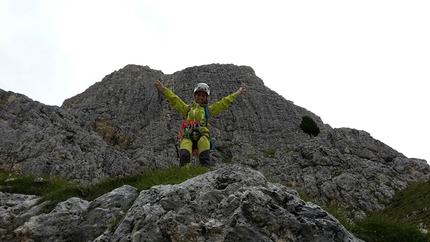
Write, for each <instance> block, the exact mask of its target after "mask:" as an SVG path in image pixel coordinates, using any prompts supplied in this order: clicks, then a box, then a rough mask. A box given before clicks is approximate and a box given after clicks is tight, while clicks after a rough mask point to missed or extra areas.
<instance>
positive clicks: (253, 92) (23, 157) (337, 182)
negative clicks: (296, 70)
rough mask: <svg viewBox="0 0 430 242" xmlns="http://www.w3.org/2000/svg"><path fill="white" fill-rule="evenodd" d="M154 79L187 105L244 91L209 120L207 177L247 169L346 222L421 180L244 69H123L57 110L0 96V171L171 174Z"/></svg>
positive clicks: (170, 114)
mask: <svg viewBox="0 0 430 242" xmlns="http://www.w3.org/2000/svg"><path fill="white" fill-rule="evenodd" d="M159 78H161V79H162V80H163V82H164V84H165V86H167V87H169V88H170V89H172V90H173V91H174V92H175V93H177V94H178V96H180V97H181V98H183V99H184V101H186V102H189V103H191V101H192V89H193V86H194V85H195V84H196V83H197V82H202V81H204V82H206V83H208V84H209V85H210V86H211V89H212V93H213V95H211V98H210V102H214V101H216V100H219V99H220V98H222V97H224V96H226V95H227V94H230V93H232V92H234V91H235V90H237V88H238V87H239V86H245V87H246V88H247V89H248V93H247V95H244V96H241V97H240V98H239V99H237V100H236V101H235V102H234V103H233V105H232V106H231V107H230V108H229V109H228V110H227V111H226V112H224V113H222V114H221V115H219V116H216V117H213V118H212V122H211V123H212V126H211V130H212V134H213V136H214V138H215V144H216V147H217V149H216V150H215V151H213V152H212V160H213V161H214V163H215V166H214V169H217V168H218V167H222V166H223V165H224V163H223V162H225V161H232V162H233V163H236V164H241V165H243V166H247V167H251V168H253V169H255V170H259V171H262V172H263V173H265V174H270V175H271V176H272V177H273V179H275V180H277V181H279V182H280V183H282V184H284V185H287V186H289V187H291V188H294V189H297V190H299V191H301V192H303V193H304V194H306V195H308V196H309V197H311V198H313V199H315V201H318V202H322V203H325V202H333V203H336V204H338V205H343V206H345V207H349V208H351V209H350V211H352V213H353V215H360V214H361V213H362V212H363V211H374V210H380V209H382V208H383V206H384V205H383V204H381V201H388V200H389V199H390V198H391V197H392V196H393V194H394V193H395V191H397V190H400V189H403V188H405V187H406V186H407V184H408V182H410V181H420V180H426V179H428V177H429V173H430V171H429V166H428V164H427V163H426V161H425V160H421V159H409V158H407V157H405V156H404V155H403V154H401V153H399V152H398V151H396V150H394V149H392V148H391V147H388V146H387V145H385V144H384V143H382V142H380V141H378V140H375V139H373V138H372V137H371V136H370V134H368V133H367V132H365V131H359V130H355V129H347V128H343V129H332V128H331V127H330V126H329V125H327V124H324V123H323V122H322V120H321V119H320V118H319V117H318V116H317V115H315V114H313V113H312V112H310V111H308V110H306V109H304V108H302V107H298V106H296V105H294V104H293V103H292V102H291V101H288V100H285V98H283V97H281V96H280V95H278V94H277V93H275V92H274V91H272V90H270V89H269V88H267V87H266V86H264V83H263V81H262V80H261V79H260V78H258V77H257V76H256V75H255V73H254V71H253V70H252V68H250V67H246V66H235V65H218V64H213V65H205V66H196V67H190V68H187V69H184V70H182V71H178V72H176V73H173V74H171V75H165V74H163V73H162V72H161V71H157V70H152V69H150V68H149V67H146V66H145V67H144V66H137V65H128V66H126V67H124V68H123V69H120V70H118V71H115V72H113V73H111V74H109V75H107V76H106V77H105V78H104V79H103V80H102V81H101V82H98V83H96V84H94V85H93V86H91V87H89V88H88V89H87V90H86V91H85V92H83V93H81V94H79V95H77V96H75V97H72V98H70V99H68V100H66V101H65V102H64V104H63V105H62V107H56V106H47V105H44V104H41V103H39V102H35V101H33V100H31V99H29V98H27V97H25V96H23V95H21V94H16V93H12V92H5V91H2V90H0V135H1V137H2V138H1V139H0V168H1V169H3V170H16V171H20V172H23V173H47V174H52V175H59V176H62V177H66V178H68V179H70V180H75V181H80V182H84V183H94V182H97V181H99V180H101V179H104V178H106V177H109V176H112V175H114V174H118V173H121V174H123V173H125V174H133V173H136V172H139V171H141V170H142V169H145V170H147V169H153V168H159V167H168V166H172V165H177V164H178V161H177V153H176V152H177V144H178V142H177V140H176V139H177V138H176V137H177V131H178V127H179V125H180V123H181V122H182V117H181V115H180V114H178V113H177V112H176V111H175V110H173V109H172V108H171V107H170V105H169V103H168V102H167V100H166V99H165V97H164V96H163V95H162V93H160V92H159V91H158V90H156V89H155V88H154V87H153V83H154V81H155V80H157V79H159ZM304 115H307V116H310V117H311V118H312V119H314V120H315V121H316V122H317V124H318V126H319V128H320V129H321V133H320V135H319V136H318V137H316V138H313V139H309V136H308V135H306V134H304V133H303V132H302V131H301V130H300V127H299V126H300V122H301V118H302V117H303V116H304Z"/></svg>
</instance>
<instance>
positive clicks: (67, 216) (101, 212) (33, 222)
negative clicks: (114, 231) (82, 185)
mask: <svg viewBox="0 0 430 242" xmlns="http://www.w3.org/2000/svg"><path fill="white" fill-rule="evenodd" d="M137 195H138V193H137V189H136V188H134V187H131V186H128V185H125V186H123V187H120V188H118V189H115V190H113V191H112V192H109V193H107V194H105V195H103V196H101V197H99V198H97V199H95V200H94V201H92V202H88V201H85V200H82V199H79V198H70V199H68V200H67V201H65V202H61V203H59V204H58V205H57V206H56V207H55V209H54V210H53V211H52V212H50V213H49V214H41V215H38V216H34V217H31V218H30V219H29V220H28V221H27V222H25V223H24V224H23V225H22V226H20V227H19V228H17V229H15V231H14V232H15V234H16V238H15V239H16V240H17V241H29V240H33V241H92V240H94V239H95V238H96V237H97V236H99V235H100V234H102V233H103V232H104V231H106V230H109V229H110V227H111V226H114V224H115V222H116V221H117V220H118V219H119V218H121V217H122V216H123V215H124V214H125V212H126V211H127V210H128V209H129V207H130V206H131V204H132V202H133V201H134V199H135V198H136V197H137Z"/></svg>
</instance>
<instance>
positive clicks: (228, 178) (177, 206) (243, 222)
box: [99, 166, 357, 241]
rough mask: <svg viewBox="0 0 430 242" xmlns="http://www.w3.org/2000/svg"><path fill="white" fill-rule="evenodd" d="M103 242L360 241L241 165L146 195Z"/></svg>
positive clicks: (292, 194) (317, 209)
mask: <svg viewBox="0 0 430 242" xmlns="http://www.w3.org/2000/svg"><path fill="white" fill-rule="evenodd" d="M99 239H100V240H99V241H357V239H356V238H354V236H353V235H351V234H350V233H349V232H348V231H346V230H345V228H344V227H343V226H342V225H341V224H340V223H339V222H338V221H337V220H336V219H335V218H334V217H333V216H331V215H330V214H328V213H327V212H325V211H324V210H322V209H321V208H320V207H318V206H316V205H314V204H311V203H305V202H304V201H302V200H301V199H300V198H299V197H298V195H297V193H296V192H295V191H294V190H291V189H288V188H286V187H284V186H281V185H276V184H271V183H269V182H267V180H266V179H265V178H264V176H263V175H262V174H261V173H259V172H256V171H254V170H251V169H247V168H242V167H239V166H233V167H226V168H221V169H219V170H217V171H213V172H210V173H206V174H204V175H201V176H199V177H196V178H193V179H190V180H188V181H186V182H184V183H182V184H179V185H162V186H154V187H152V188H151V189H149V190H145V191H142V192H141V193H140V195H139V197H138V198H137V199H136V201H135V202H134V204H133V206H132V207H131V208H130V209H129V211H128V212H127V214H126V216H125V218H124V219H123V220H122V221H121V223H120V224H119V225H118V227H117V228H116V229H115V231H114V232H113V234H112V235H111V236H110V237H109V236H108V235H107V234H105V236H104V238H103V239H101V238H99Z"/></svg>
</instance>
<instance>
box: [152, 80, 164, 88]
mask: <svg viewBox="0 0 430 242" xmlns="http://www.w3.org/2000/svg"><path fill="white" fill-rule="evenodd" d="M154 87H155V88H157V89H163V88H164V86H163V83H161V82H160V81H156V82H155V83H154Z"/></svg>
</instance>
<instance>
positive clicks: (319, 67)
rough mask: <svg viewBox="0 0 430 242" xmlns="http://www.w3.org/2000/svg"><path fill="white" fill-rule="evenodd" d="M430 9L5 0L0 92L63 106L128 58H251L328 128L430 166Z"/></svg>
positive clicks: (383, 4) (386, 4)
mask: <svg viewBox="0 0 430 242" xmlns="http://www.w3.org/2000/svg"><path fill="white" fill-rule="evenodd" d="M429 13H430V1H424V0H423V1H414V0H410V1H396V0H390V1H378V0H360V1H347V0H337V1H331V0H328V1H321V0H318V1H316V0H315V1H287V0H283V1H270V0H268V1H250V0H248V1H239V0H235V1H231V0H230V1H224V0H218V1H201V0H200V1H187V0H183V1H177V0H172V1H165V0H157V1H155V0H148V1H137V0H136V1H132V0H122V1H119V0H118V1H108V0H103V1H96V0H91V1H89V0H85V1H83V0H73V1H67V0H61V1H60V0H52V1H40V0H0V29H1V32H0V88H1V89H3V90H6V91H13V92H18V93H22V94H25V95H27V96H28V97H30V98H32V99H34V100H37V101H40V102H42V103H45V104H49V105H58V106H60V105H61V104H62V102H63V101H64V100H65V99H66V98H69V97H72V96H74V95H76V94H78V93H81V92H83V91H85V89H86V88H88V87H89V86H91V85H92V84H94V83H95V82H98V81H101V80H102V78H103V77H104V76H106V75H108V74H110V73H111V72H113V71H115V70H118V69H121V68H122V67H124V66H125V65H127V64H138V65H148V66H149V67H151V68H152V69H157V70H161V71H162V72H164V73H165V74H171V73H173V72H176V71H180V70H183V69H184V68H187V67H191V66H195V65H204V64H211V63H227V64H235V65H246V66H251V67H252V68H253V69H254V70H255V72H256V74H257V76H258V77H260V78H261V79H262V80H263V81H264V83H265V84H266V85H267V86H268V87H269V88H271V89H272V90H274V91H276V92H277V93H279V94H280V95H282V96H283V97H285V98H286V99H288V100H291V101H293V102H294V103H295V104H297V105H299V106H301V107H304V108H306V109H308V110H310V111H312V112H314V113H315V114H317V115H319V116H320V117H321V118H322V119H323V121H324V122H325V123H327V124H329V125H331V126H332V127H333V128H339V127H349V128H356V129H359V130H365V131H367V132H369V133H370V134H371V135H372V136H373V137H374V138H376V139H378V140H380V141H382V142H384V143H386V144H387V145H389V146H391V147H392V148H394V149H396V150H397V151H399V152H401V153H403V154H404V155H406V156H408V157H410V158H422V159H426V160H427V161H428V162H430V147H429V142H428V140H429V136H430V121H429V120H430V111H429V110H430V109H429V108H428V104H429V103H430V95H429V88H428V87H427V85H426V84H427V83H429V80H430V14H429ZM236 88H238V87H232V90H236Z"/></svg>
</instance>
